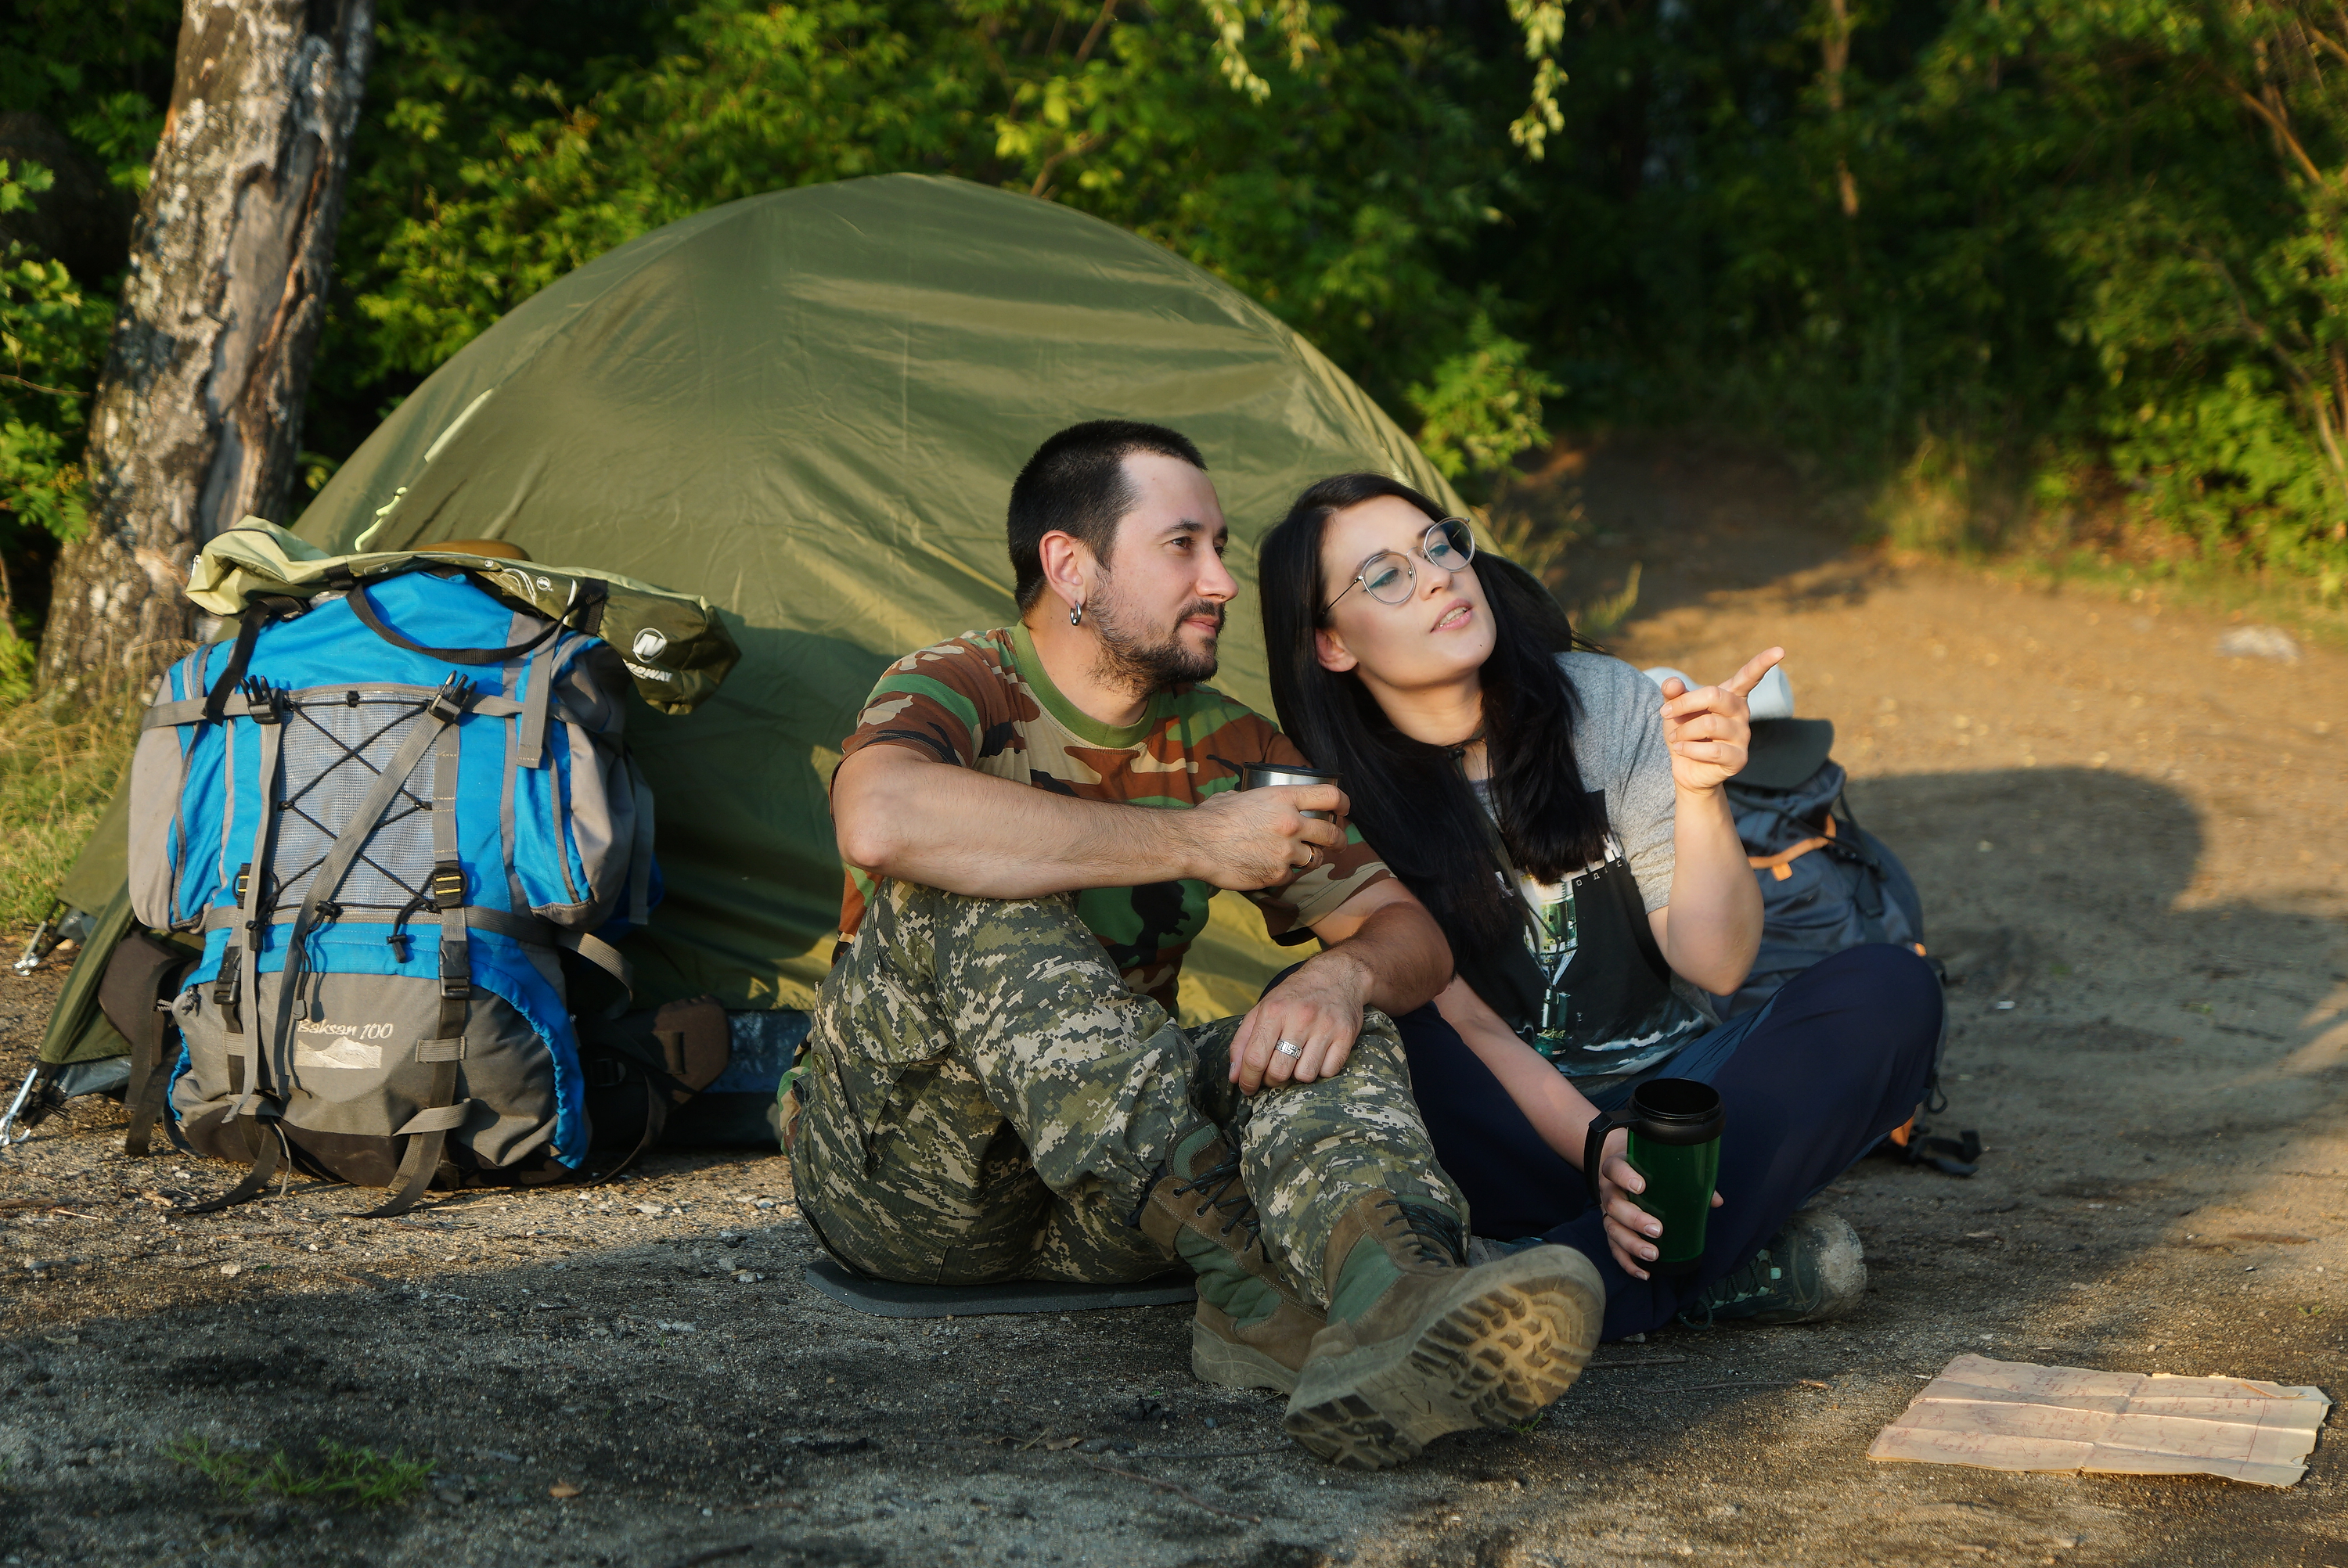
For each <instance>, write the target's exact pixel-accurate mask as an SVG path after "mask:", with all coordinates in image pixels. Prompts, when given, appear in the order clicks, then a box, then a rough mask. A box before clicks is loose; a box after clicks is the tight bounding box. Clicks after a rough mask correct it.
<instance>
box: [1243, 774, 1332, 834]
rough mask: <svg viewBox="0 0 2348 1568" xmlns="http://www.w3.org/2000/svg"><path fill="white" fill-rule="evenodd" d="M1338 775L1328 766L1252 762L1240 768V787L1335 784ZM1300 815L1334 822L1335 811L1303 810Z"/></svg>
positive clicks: (1260, 787)
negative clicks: (1312, 766) (1313, 766)
mask: <svg viewBox="0 0 2348 1568" xmlns="http://www.w3.org/2000/svg"><path fill="white" fill-rule="evenodd" d="M1336 782H1337V775H1336V774H1333V773H1331V772H1330V771H1329V770H1328V769H1326V768H1287V767H1282V766H1281V765H1280V764H1277V763H1250V764H1247V765H1246V766H1244V767H1242V768H1241V769H1240V788H1241V789H1262V788H1264V787H1265V786H1267V785H1281V784H1289V785H1304V784H1335V783H1336ZM1296 815H1299V816H1310V817H1314V818H1317V819H1318V820H1320V821H1322V822H1334V821H1335V820H1336V816H1337V814H1336V813H1335V812H1333V811H1301V812H1298V813H1297V814H1296Z"/></svg>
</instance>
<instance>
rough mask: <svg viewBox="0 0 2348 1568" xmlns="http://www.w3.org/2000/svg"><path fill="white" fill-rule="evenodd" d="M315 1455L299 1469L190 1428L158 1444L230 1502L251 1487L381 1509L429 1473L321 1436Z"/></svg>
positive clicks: (403, 1498)
mask: <svg viewBox="0 0 2348 1568" xmlns="http://www.w3.org/2000/svg"><path fill="white" fill-rule="evenodd" d="M318 1454H319V1460H318V1462H317V1465H316V1466H315V1468H314V1469H304V1467H303V1466H302V1465H300V1464H298V1463H296V1462H295V1461H293V1460H289V1459H287V1458H286V1457H285V1450H283V1449H279V1450H276V1451H275V1452H274V1453H273V1454H271V1455H270V1456H269V1457H268V1458H267V1459H263V1458H261V1457H260V1456H259V1455H257V1454H252V1453H245V1452H242V1451H239V1450H234V1449H221V1448H215V1447H213V1446H212V1443H211V1440H210V1439H208V1438H201V1437H198V1436H196V1435H195V1434H194V1433H192V1432H190V1433H187V1434H185V1435H183V1436H181V1437H180V1438H177V1439H175V1440H172V1441H171V1442H169V1443H167V1444H165V1445H164V1447H163V1457H164V1458H166V1459H169V1460H172V1461H173V1462H174V1463H177V1464H181V1465H184V1466H186V1467H187V1468H188V1469H190V1470H192V1471H196V1472H197V1473H198V1474H199V1475H201V1476H202V1477H204V1479H206V1480H207V1481H211V1483H212V1484H213V1485H214V1486H216V1487H218V1488H219V1489H220V1492H221V1497H222V1498H224V1499H227V1500H229V1501H236V1502H243V1501H250V1500H251V1499H252V1497H253V1495H254V1494H255V1493H257V1492H269V1493H273V1494H274V1495H275V1496H278V1497H283V1498H290V1499H311V1500H316V1501H326V1502H334V1503H340V1504H343V1505H345V1506H348V1507H354V1508H383V1507H387V1506H390V1505H392V1504H395V1503H401V1502H407V1501H410V1500H412V1499H414V1498H416V1497H417V1496H419V1495H420V1494H421V1493H422V1492H423V1491H424V1488H425V1485H426V1482H427V1480H428V1478H429V1477H430V1476H431V1474H432V1461H431V1460H428V1459H414V1460H412V1459H409V1458H408V1457H407V1455H405V1454H403V1453H399V1452H396V1451H395V1452H393V1453H391V1454H389V1455H385V1454H379V1453H377V1452H376V1451H375V1450H373V1449H367V1448H345V1446H344V1445H342V1444H341V1443H338V1442H335V1441H334V1440H331V1439H327V1438H321V1439H319V1440H318Z"/></svg>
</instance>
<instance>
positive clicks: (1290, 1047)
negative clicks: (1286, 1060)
mask: <svg viewBox="0 0 2348 1568" xmlns="http://www.w3.org/2000/svg"><path fill="white" fill-rule="evenodd" d="M1272 1050H1276V1051H1278V1052H1280V1054H1281V1055H1282V1056H1302V1055H1303V1054H1304V1048H1303V1046H1301V1045H1299V1044H1297V1043H1296V1042H1295V1041H1294V1040H1282V1041H1281V1042H1280V1043H1279V1044H1278V1045H1275V1046H1273V1047H1272Z"/></svg>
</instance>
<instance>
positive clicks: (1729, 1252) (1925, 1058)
mask: <svg viewBox="0 0 2348 1568" xmlns="http://www.w3.org/2000/svg"><path fill="white" fill-rule="evenodd" d="M1395 1022H1396V1023H1397V1024H1399V1025H1400V1027H1401V1030H1402V1040H1403V1045H1404V1048H1405V1049H1406V1050H1407V1051H1408V1052H1409V1054H1410V1077H1411V1088H1412V1091H1413V1092H1414V1093H1416V1096H1417V1097H1418V1105H1419V1109H1420V1111H1421V1112H1424V1113H1425V1114H1426V1130H1427V1132H1428V1134H1429V1135H1430V1137H1431V1138H1432V1139H1433V1141H1434V1143H1435V1153H1436V1157H1437V1159H1439V1160H1441V1161H1442V1162H1443V1168H1444V1169H1445V1170H1446V1171H1448V1172H1449V1173H1451V1177H1452V1180H1454V1181H1456V1182H1457V1183H1458V1184H1459V1185H1460V1187H1461V1188H1462V1189H1463V1190H1464V1191H1465V1192H1466V1194H1467V1196H1468V1205H1469V1207H1470V1209H1471V1211H1472V1223H1473V1225H1474V1226H1475V1231H1476V1234H1477V1235H1486V1236H1493V1237H1496V1238H1498V1239H1500V1240H1505V1241H1513V1240H1515V1239H1517V1238H1519V1237H1521V1236H1531V1235H1538V1236H1540V1237H1541V1238H1542V1239H1544V1240H1547V1241H1552V1242H1556V1243H1559V1244H1560V1245H1565V1246H1570V1247H1573V1248H1575V1249H1577V1250H1578V1251H1580V1252H1581V1253H1582V1254H1583V1255H1586V1256H1587V1257H1588V1258H1589V1259H1590V1261H1591V1262H1592V1263H1594V1264H1596V1265H1597V1266H1598V1272H1599V1275H1600V1276H1601V1277H1602V1278H1603V1279H1604V1280H1605V1282H1606V1327H1605V1331H1604V1336H1603V1337H1605V1338H1608V1339H1620V1338H1622V1337H1624V1336H1625V1335H1630V1334H1643V1333H1645V1332H1646V1331H1647V1330H1648V1329H1650V1328H1656V1327H1661V1326H1663V1324H1665V1323H1668V1322H1670V1321H1671V1320H1672V1318H1673V1316H1675V1315H1676V1314H1677V1313H1678V1311H1679V1309H1680V1307H1682V1306H1683V1305H1684V1303H1686V1302H1687V1301H1689V1300H1692V1299H1693V1298H1694V1296H1696V1294H1697V1293H1698V1292H1700V1291H1701V1290H1703V1288H1704V1286H1708V1285H1711V1284H1712V1283H1713V1282H1714V1281H1715V1280H1718V1279H1721V1278H1723V1277H1724V1276H1727V1275H1729V1274H1731V1273H1733V1272H1734V1271H1735V1269H1737V1268H1738V1267H1739V1266H1742V1265H1744V1264H1745V1263H1746V1262H1747V1261H1748V1260H1750V1259H1751V1258H1752V1256H1753V1255H1754V1254H1755V1253H1756V1252H1758V1251H1760V1250H1761V1247H1762V1245H1763V1244H1764V1243H1765V1242H1766V1241H1767V1240H1768V1239H1769V1237H1770V1235H1772V1234H1773V1233H1775V1232H1776V1229H1777V1227H1778V1226H1780V1225H1784V1224H1785V1223H1786V1220H1787V1217H1788V1216H1789V1215H1791V1214H1793V1213H1794V1211H1795V1210H1797V1209H1798V1208H1800V1207H1801V1206H1802V1205H1803V1204H1805V1203H1807V1202H1808V1201H1809V1199H1810V1198H1811V1197H1812V1196H1813V1195H1815V1194H1817V1192H1818V1189H1819V1188H1821V1187H1823V1186H1825V1185H1826V1184H1828V1182H1831V1181H1833V1180H1834V1179H1835V1177H1837V1176H1838V1175H1840V1174H1841V1173H1843V1172H1844V1171H1846V1170H1848V1169H1849V1168H1850V1166H1851V1164H1852V1163H1854V1162H1855V1161H1857V1160H1858V1159H1859V1157H1860V1156H1861V1155H1863V1154H1865V1153H1867V1152H1868V1151H1869V1149H1871V1148H1873V1147H1874V1146H1875V1145H1876V1143H1879V1141H1881V1139H1882V1137H1883V1135H1884V1134H1885V1133H1887V1132H1890V1131H1891V1130H1892V1129H1893V1128H1895V1127H1898V1126H1899V1125H1900V1123H1901V1122H1905V1121H1907V1120H1908V1118H1909V1117H1910V1115H1912V1114H1914V1113H1915V1110H1916V1107H1917V1105H1918V1103H1919V1102H1921V1101H1922V1100H1923V1098H1924V1094H1925V1089H1926V1085H1927V1083H1928V1081H1930V1078H1931V1071H1932V1065H1933V1060H1934V1057H1935V1056H1936V1054H1937V1053H1938V1051H1939V1049H1940V1042H1941V1022H1942V1010H1941V986H1940V981H1939V980H1938V979H1935V978H1934V976H1933V974H1932V970H1931V967H1930V966H1929V965H1927V964H1926V963H1925V962H1924V960H1923V959H1921V958H1918V957H1917V956H1916V955H1915V954H1913V953H1911V952H1910V951H1909V950H1908V949H1906V948H1895V947H1891V946H1890V945H1888V944H1880V943H1879V944H1873V945H1870V946H1868V947H1862V948H1846V949H1845V950H1844V951H1842V952H1839V953H1837V954H1834V955H1833V956H1832V957H1830V958H1826V959H1824V960H1822V961H1821V962H1819V963H1818V964H1817V965H1815V966H1813V967H1812V968H1808V969H1807V970H1805V971H1803V972H1802V973H1801V974H1799V975H1797V976H1796V977H1795V978H1794V979H1791V980H1789V981H1787V984H1786V986H1785V988H1784V989H1782V990H1780V991H1778V993H1777V994H1776V996H1775V997H1773V998H1771V999H1769V1000H1768V1001H1767V1002H1766V1004H1764V1005H1763V1006H1761V1007H1759V1008H1757V1009H1755V1010H1754V1011H1752V1012H1749V1013H1746V1015H1745V1016H1744V1017H1742V1018H1739V1019H1735V1020H1731V1021H1730V1022H1728V1023H1725V1024H1723V1025H1722V1026H1721V1027H1720V1028H1718V1029H1715V1030H1711V1031H1709V1032H1708V1033H1705V1034H1704V1035H1701V1036H1699V1037H1697V1038H1696V1039H1695V1040H1693V1041H1691V1042H1690V1043H1689V1044H1688V1045H1687V1046H1686V1047H1685V1048H1684V1049H1683V1050H1681V1051H1680V1052H1679V1053H1678V1054H1677V1055H1675V1056H1673V1058H1672V1059H1671V1060H1670V1061H1666V1062H1664V1063H1663V1065H1661V1066H1659V1067H1657V1068H1654V1069H1653V1070H1651V1071H1648V1072H1645V1073H1643V1074H1641V1077H1642V1078H1693V1079H1696V1080H1698V1081H1702V1082H1705V1083H1709V1084H1711V1085H1712V1086H1713V1087H1714V1088H1715V1089H1717V1090H1718V1091H1720V1097H1721V1100H1722V1102H1723V1103H1724V1105H1725V1109H1726V1111H1727V1114H1728V1122H1727V1127H1726V1130H1725V1132H1723V1133H1722V1134H1721V1139H1720V1182H1719V1191H1720V1194H1721V1196H1722V1197H1723V1198H1724V1199H1725V1200H1726V1201H1725V1204H1723V1206H1721V1207H1720V1208H1716V1209H1715V1210H1713V1211H1712V1216H1711V1218H1710V1220H1709V1221H1708V1222H1707V1223H1706V1225H1705V1226H1704V1263H1703V1266H1702V1267H1701V1268H1699V1269H1698V1270H1697V1271H1696V1272H1695V1273H1694V1274H1693V1275H1689V1276H1682V1277H1681V1278H1679V1279H1676V1280H1666V1279H1663V1277H1661V1276H1656V1277H1654V1278H1652V1279H1644V1280H1642V1279H1634V1278H1632V1276H1630V1275H1628V1274H1625V1273H1624V1272H1623V1271H1622V1266H1621V1265H1619V1264H1617V1263H1616V1262H1615V1261H1614V1255H1613V1253H1612V1252H1611V1251H1610V1250H1609V1249H1608V1248H1607V1245H1606V1233H1605V1230H1604V1227H1603V1226H1602V1225H1601V1224H1600V1220H1599V1214H1598V1208H1597V1205H1596V1204H1593V1203H1591V1199H1590V1189H1589V1187H1588V1186H1586V1185H1585V1184H1583V1182H1582V1179H1581V1172H1579V1171H1577V1170H1575V1169H1574V1168H1573V1166H1572V1165H1571V1164H1570V1163H1568V1162H1567V1161H1566V1159H1565V1157H1564V1156H1563V1155H1561V1154H1560V1153H1558V1152H1557V1151H1556V1150H1554V1149H1552V1148H1550V1146H1549V1145H1548V1143H1544V1142H1543V1141H1542V1139H1541V1136H1540V1133H1539V1132H1535V1131H1533V1127H1532V1123H1531V1122H1528V1121H1526V1120H1525V1115H1524V1112H1521V1111H1519V1110H1518V1109H1517V1104H1516V1102H1515V1101H1513V1100H1511V1099H1509V1094H1508V1091H1506V1090H1505V1089H1503V1088H1501V1087H1500V1083H1499V1081H1498V1079H1496V1078H1494V1077H1493V1076H1492V1074H1491V1071H1490V1070H1489V1069H1488V1068H1486V1067H1485V1065H1484V1064H1483V1063H1482V1062H1481V1061H1478V1060H1477V1059H1476V1053H1475V1052H1474V1051H1472V1050H1468V1046H1467V1043H1466V1042H1465V1041H1464V1040H1461V1039H1460V1038H1459V1035H1458V1033H1457V1030H1453V1029H1452V1027H1451V1026H1450V1025H1449V1024H1447V1023H1446V1022H1445V1021H1444V1020H1443V1015H1442V1014H1441V1013H1439V1012H1437V1011H1436V1009H1435V1007H1434V1005H1433V1004H1432V1003H1430V1004H1428V1005H1427V1006H1426V1007H1423V1008H1420V1009H1418V1010H1417V1011H1416V1012H1414V1013H1411V1014H1410V1015H1408V1016H1407V1017H1405V1018H1401V1019H1398V1020H1395ZM1636 1087H1637V1083H1636V1081H1632V1082H1625V1083H1622V1084H1620V1085H1617V1086H1616V1087H1615V1088H1614V1089H1613V1090H1612V1091H1608V1092H1605V1093H1601V1094H1600V1095H1597V1096H1594V1097H1593V1100H1594V1102H1595V1103H1596V1104H1597V1105H1598V1108H1599V1109H1600V1110H1601V1111H1610V1110H1612V1109H1613V1108H1614V1107H1615V1106H1617V1105H1621V1104H1622V1103H1624V1102H1627V1101H1628V1100H1629V1099H1630V1097H1631V1093H1632V1090H1633V1089H1635V1088H1636Z"/></svg>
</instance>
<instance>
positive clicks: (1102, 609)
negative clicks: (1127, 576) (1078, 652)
mask: <svg viewBox="0 0 2348 1568" xmlns="http://www.w3.org/2000/svg"><path fill="white" fill-rule="evenodd" d="M1194 615H1211V616H1213V617H1214V618H1215V630H1216V631H1217V632H1218V633H1220V632H1221V630H1222V629H1223V607H1222V606H1221V605H1220V604H1217V603H1216V602H1215V601H1214V600H1210V599H1198V600H1191V601H1190V602H1189V604H1186V605H1184V606H1183V607H1182V610H1181V613H1180V614H1179V615H1177V616H1176V617H1175V618H1174V626H1173V629H1172V630H1169V631H1166V632H1163V633H1161V634H1160V635H1159V636H1158V637H1157V638H1156V639H1155V640H1150V639H1148V638H1146V637H1145V636H1143V635H1140V634H1137V633H1136V632H1135V631H1134V630H1132V629H1131V628H1130V627H1128V626H1127V625H1126V624H1125V618H1124V615H1123V614H1122V605H1121V603H1120V601H1119V600H1118V599H1117V593H1116V590H1115V589H1113V588H1112V587H1111V586H1110V584H1109V582H1108V581H1107V579H1102V580H1101V582H1100V583H1099V589H1098V590H1097V591H1096V593H1095V595H1094V599H1093V602H1092V603H1090V604H1088V605H1086V606H1085V620H1086V624H1088V625H1089V626H1091V627H1092V629H1093V635H1094V636H1096V637H1097V638H1099V639H1100V652H1099V653H1098V654H1097V656H1096V657H1095V659H1094V661H1093V672H1094V673H1095V674H1096V675H1097V676H1098V677H1099V678H1100V680H1101V681H1102V682H1104V683H1105V684H1108V685H1114V686H1122V687H1124V688H1125V689H1127V690H1128V691H1129V692H1132V693H1133V694H1134V695H1135V696H1137V697H1146V696H1148V694H1149V693H1150V692H1156V691H1159V689H1161V688H1163V687H1167V686H1179V685H1181V684H1183V683H1185V682H1191V681H1205V680H1208V679H1210V677H1212V676H1213V674H1214V673H1215V665H1216V660H1215V645H1214V643H1213V642H1212V641H1209V642H1208V644H1207V648H1206V651H1204V652H1202V653H1193V652H1191V651H1190V650H1189V649H1188V648H1186V647H1184V646H1183V645H1182V622H1184V621H1186V620H1189V619H1190V617H1192V616H1194Z"/></svg>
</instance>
